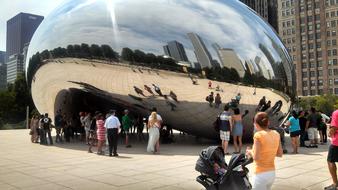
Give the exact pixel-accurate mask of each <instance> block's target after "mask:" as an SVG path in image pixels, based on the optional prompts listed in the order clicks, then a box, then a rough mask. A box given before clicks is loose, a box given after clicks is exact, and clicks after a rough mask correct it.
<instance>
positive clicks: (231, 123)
mask: <svg viewBox="0 0 338 190" xmlns="http://www.w3.org/2000/svg"><path fill="white" fill-rule="evenodd" d="M234 122H235V120H234V116H231V119H230V131H232V129H233V126H234V125H233V123H234Z"/></svg>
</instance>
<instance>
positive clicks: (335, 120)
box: [331, 110, 338, 146]
mask: <svg viewBox="0 0 338 190" xmlns="http://www.w3.org/2000/svg"><path fill="white" fill-rule="evenodd" d="M331 127H335V128H336V133H335V134H334V135H333V137H331V144H332V145H334V146H338V110H336V111H334V112H333V113H332V120H331Z"/></svg>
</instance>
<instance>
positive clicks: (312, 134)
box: [307, 127, 318, 140]
mask: <svg viewBox="0 0 338 190" xmlns="http://www.w3.org/2000/svg"><path fill="white" fill-rule="evenodd" d="M307 134H308V136H309V140H315V139H318V129H317V128H313V127H311V128H309V129H308V130H307Z"/></svg>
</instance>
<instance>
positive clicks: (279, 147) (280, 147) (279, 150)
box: [276, 141, 283, 157]
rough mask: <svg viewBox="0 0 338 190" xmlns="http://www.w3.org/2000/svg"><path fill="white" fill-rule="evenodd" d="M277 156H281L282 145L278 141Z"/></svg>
mask: <svg viewBox="0 0 338 190" xmlns="http://www.w3.org/2000/svg"><path fill="white" fill-rule="evenodd" d="M276 156H277V157H282V156H283V147H282V143H281V142H280V141H279V145H278V150H277V154H276Z"/></svg>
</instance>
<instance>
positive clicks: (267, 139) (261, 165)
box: [254, 130, 280, 174]
mask: <svg viewBox="0 0 338 190" xmlns="http://www.w3.org/2000/svg"><path fill="white" fill-rule="evenodd" d="M254 141H256V142H258V143H259V144H260V148H261V149H260V152H259V160H254V173H255V174H257V173H262V172H267V171H274V170H275V157H276V155H277V151H278V147H279V143H280V136H279V133H278V132H276V131H275V130H270V131H258V132H256V133H255V135H254Z"/></svg>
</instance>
